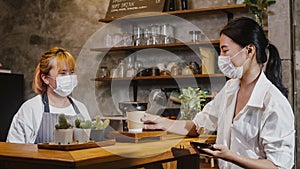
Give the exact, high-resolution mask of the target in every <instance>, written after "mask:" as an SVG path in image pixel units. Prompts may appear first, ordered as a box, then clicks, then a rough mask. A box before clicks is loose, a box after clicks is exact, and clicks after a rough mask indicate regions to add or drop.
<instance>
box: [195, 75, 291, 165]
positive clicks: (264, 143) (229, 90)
mask: <svg viewBox="0 0 300 169" xmlns="http://www.w3.org/2000/svg"><path fill="white" fill-rule="evenodd" d="M239 85H240V80H239V79H232V80H229V81H228V82H227V83H226V84H225V86H224V88H223V89H222V90H221V91H220V92H219V93H218V95H217V96H216V97H215V98H214V100H212V101H211V102H210V103H208V104H207V105H206V106H205V107H204V109H203V111H201V112H199V113H198V114H197V115H196V117H195V118H194V119H193V122H194V123H195V125H196V127H197V129H199V128H200V127H204V128H205V129H206V130H210V131H217V140H216V143H217V144H223V145H226V146H228V148H229V149H230V150H231V151H232V152H235V153H237V154H239V155H243V156H247V157H250V158H254V159H259V158H263V159H268V160H270V161H272V162H273V163H274V164H275V165H276V166H277V167H278V168H287V169H288V168H292V167H293V165H294V147H295V128H294V114H293V110H292V108H291V106H290V104H289V102H288V100H287V99H286V98H285V97H284V96H283V95H282V93H281V92H280V91H279V90H278V89H277V88H276V87H275V86H274V85H273V84H272V83H271V82H270V81H269V80H268V79H267V78H266V76H265V74H264V73H261V75H260V77H259V79H258V81H257V83H256V85H255V87H254V89H253V92H252V94H251V97H250V99H249V101H248V103H247V104H246V106H245V107H244V108H243V109H242V110H241V111H240V112H239V113H238V114H237V115H236V116H235V117H234V118H233V115H234V109H235V104H236V99H237V92H238V90H239ZM219 167H220V168H221V169H225V168H226V169H229V168H230V169H239V168H240V167H238V166H236V165H234V164H232V163H230V162H227V161H224V160H219Z"/></svg>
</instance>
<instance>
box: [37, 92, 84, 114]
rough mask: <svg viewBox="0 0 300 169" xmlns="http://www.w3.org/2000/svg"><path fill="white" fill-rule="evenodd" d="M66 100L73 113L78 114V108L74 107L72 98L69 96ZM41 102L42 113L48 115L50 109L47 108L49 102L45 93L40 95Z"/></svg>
mask: <svg viewBox="0 0 300 169" xmlns="http://www.w3.org/2000/svg"><path fill="white" fill-rule="evenodd" d="M67 98H68V99H69V102H70V103H71V105H72V107H73V108H74V111H75V113H76V114H80V111H79V109H78V107H77V106H76V104H75V103H74V101H73V100H72V98H71V97H69V96H68V97H67ZM42 101H43V104H44V112H46V113H49V112H50V107H49V100H48V96H47V93H46V92H44V93H43V94H42Z"/></svg>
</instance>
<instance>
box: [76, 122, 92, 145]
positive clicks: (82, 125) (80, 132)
mask: <svg viewBox="0 0 300 169" xmlns="http://www.w3.org/2000/svg"><path fill="white" fill-rule="evenodd" d="M74 123H75V128H74V130H73V134H74V140H75V141H76V142H78V143H84V142H88V141H89V140H90V135H91V127H92V121H91V120H86V121H84V120H80V119H78V118H76V119H75V121H74Z"/></svg>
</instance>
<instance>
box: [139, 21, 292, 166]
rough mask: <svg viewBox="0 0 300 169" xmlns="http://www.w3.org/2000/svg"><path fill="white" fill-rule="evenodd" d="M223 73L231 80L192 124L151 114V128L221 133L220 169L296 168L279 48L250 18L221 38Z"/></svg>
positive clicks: (226, 29) (218, 143) (217, 153)
mask: <svg viewBox="0 0 300 169" xmlns="http://www.w3.org/2000/svg"><path fill="white" fill-rule="evenodd" d="M220 35H221V37H220V50H221V56H219V57H218V65H219V68H220V70H221V71H222V72H223V73H224V74H225V75H226V76H227V77H229V78H231V80H228V81H227V83H226V84H225V86H224V87H223V89H222V90H221V91H220V92H219V93H218V94H217V96H216V97H215V98H214V100H212V101H211V102H210V103H208V104H207V105H206V106H205V107H204V109H203V110H202V112H199V113H198V114H197V115H196V117H195V118H194V119H193V120H190V121H184V120H175V121H172V120H168V119H165V118H162V117H158V116H154V115H150V114H147V116H145V117H144V119H143V121H145V122H154V123H155V124H154V125H153V124H149V125H145V126H144V127H145V128H148V129H158V128H160V129H164V130H168V131H170V132H174V133H178V134H182V135H194V136H195V135H197V134H198V133H199V134H201V132H200V131H203V130H204V131H205V130H210V131H217V139H216V144H214V145H213V147H214V148H215V149H216V150H210V149H204V150H205V151H206V152H207V153H209V154H211V155H212V156H214V157H216V158H218V159H219V167H220V168H221V169H225V168H230V169H238V168H267V169H271V168H292V167H293V165H294V146H295V143H294V140H295V129H294V114H293V111H292V109H291V106H290V104H289V102H288V100H287V99H286V97H285V96H286V95H287V90H286V89H285V88H284V87H283V85H282V80H281V61H280V57H279V54H278V51H277V49H276V47H275V46H274V45H272V44H270V43H269V42H268V40H267V39H266V37H265V34H264V32H263V30H262V28H261V27H260V26H259V25H258V24H257V23H256V22H255V21H253V20H252V19H249V18H237V19H234V20H232V21H231V22H229V23H228V24H227V25H226V26H225V27H224V28H223V29H222V30H221V33H220Z"/></svg>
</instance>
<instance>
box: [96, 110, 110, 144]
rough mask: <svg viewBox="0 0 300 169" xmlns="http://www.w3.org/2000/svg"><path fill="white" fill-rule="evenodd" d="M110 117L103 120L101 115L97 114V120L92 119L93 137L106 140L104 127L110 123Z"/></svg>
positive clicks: (97, 139) (97, 140)
mask: <svg viewBox="0 0 300 169" xmlns="http://www.w3.org/2000/svg"><path fill="white" fill-rule="evenodd" d="M109 123H110V121H109V119H105V120H104V121H102V120H101V119H100V116H99V115H98V116H96V120H94V121H92V127H91V139H92V140H94V141H96V142H99V141H103V140H104V129H105V128H106V127H107V126H108V125H109Z"/></svg>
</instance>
